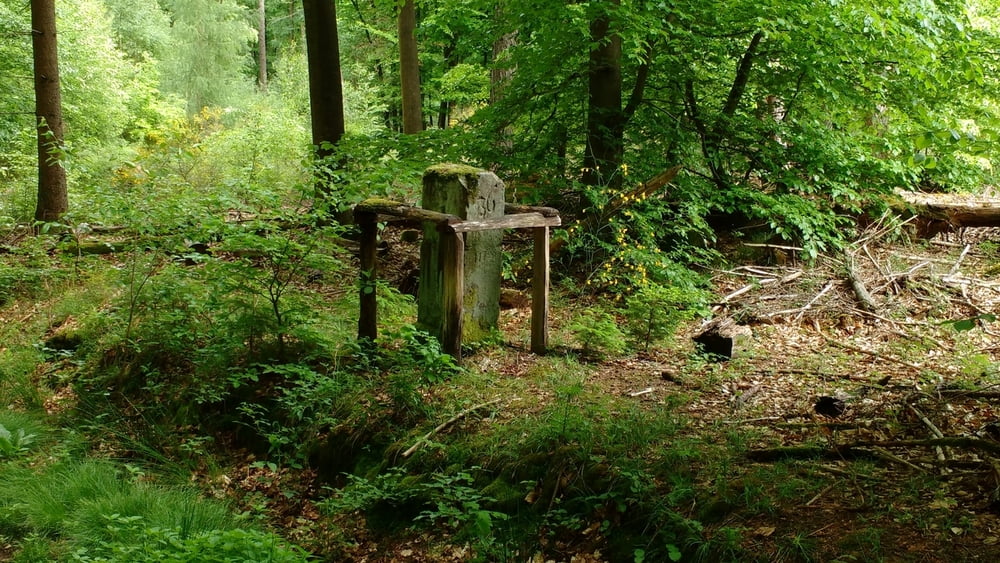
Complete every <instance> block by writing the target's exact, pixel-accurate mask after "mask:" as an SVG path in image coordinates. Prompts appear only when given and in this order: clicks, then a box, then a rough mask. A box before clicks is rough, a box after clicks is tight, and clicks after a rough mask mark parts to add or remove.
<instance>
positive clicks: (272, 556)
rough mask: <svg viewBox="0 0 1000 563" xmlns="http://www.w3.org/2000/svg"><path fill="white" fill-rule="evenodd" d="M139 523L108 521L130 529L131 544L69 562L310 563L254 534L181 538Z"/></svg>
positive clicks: (105, 547) (82, 553)
mask: <svg viewBox="0 0 1000 563" xmlns="http://www.w3.org/2000/svg"><path fill="white" fill-rule="evenodd" d="M141 523H142V522H141V520H133V519H128V518H122V517H117V518H110V519H109V527H118V528H132V529H133V530H134V535H133V539H134V541H127V542H126V541H112V542H101V544H100V545H99V546H97V547H93V548H80V549H78V550H76V551H75V552H73V554H72V556H71V557H70V559H69V560H70V561H81V562H87V563H91V562H93V563H97V562H102V563H104V562H106V563H162V562H170V563H244V562H247V561H254V562H260V563H299V562H302V563H305V562H307V561H310V560H312V559H311V558H310V557H309V556H308V554H306V552H305V551H303V550H302V549H301V548H299V547H297V546H292V545H288V544H287V543H285V542H284V541H283V540H282V539H281V538H279V537H277V536H275V535H274V534H268V533H265V532H260V531H257V530H243V529H234V530H212V531H208V532H202V533H199V534H195V535H190V536H187V535H183V534H181V533H179V532H178V531H177V530H173V529H163V528H140V525H141Z"/></svg>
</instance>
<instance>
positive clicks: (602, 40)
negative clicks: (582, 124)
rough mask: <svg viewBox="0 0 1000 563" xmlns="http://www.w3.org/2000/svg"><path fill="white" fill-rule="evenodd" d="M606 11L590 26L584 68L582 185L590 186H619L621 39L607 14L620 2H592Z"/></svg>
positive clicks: (622, 132)
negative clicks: (586, 68)
mask: <svg viewBox="0 0 1000 563" xmlns="http://www.w3.org/2000/svg"><path fill="white" fill-rule="evenodd" d="M592 3H594V4H599V5H604V6H606V8H605V9H604V10H602V11H601V13H599V14H598V15H597V16H596V17H595V18H594V20H593V21H592V22H591V23H590V39H591V41H592V42H593V44H594V47H593V49H592V50H591V51H590V61H589V64H588V78H589V80H588V102H587V153H586V155H584V161H583V162H584V174H583V182H584V183H585V184H588V185H591V186H598V185H601V186H611V187H617V186H620V185H621V174H619V170H618V169H619V168H620V167H621V163H622V155H623V152H624V135H625V114H624V112H623V111H622V66H621V65H622V38H621V36H620V35H619V34H618V33H617V32H614V31H612V30H611V29H610V28H611V18H610V11H611V10H614V9H617V7H618V6H620V5H621V0H595V1H594V2H592Z"/></svg>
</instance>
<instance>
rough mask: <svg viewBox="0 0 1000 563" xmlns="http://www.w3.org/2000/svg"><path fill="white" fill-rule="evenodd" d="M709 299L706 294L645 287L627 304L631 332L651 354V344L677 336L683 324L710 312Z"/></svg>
mask: <svg viewBox="0 0 1000 563" xmlns="http://www.w3.org/2000/svg"><path fill="white" fill-rule="evenodd" d="M708 299H709V294H708V292H706V291H703V290H688V289H684V288H680V287H674V286H665V285H660V284H656V283H651V284H648V285H645V286H643V287H641V288H640V289H639V290H638V291H637V292H635V293H634V294H633V295H630V296H629V297H628V299H627V300H626V302H625V303H626V306H625V317H626V318H627V319H628V321H629V331H630V332H631V333H632V337H633V338H635V339H636V341H637V342H639V343H641V344H642V345H643V348H644V349H645V350H647V351H648V350H649V345H650V344H652V343H654V342H657V341H659V340H663V339H666V338H669V337H671V336H673V334H674V331H676V330H677V327H678V326H680V324H681V323H682V322H684V321H687V320H690V319H693V318H695V317H696V316H698V315H699V314H702V313H704V312H707V307H706V306H705V304H706V303H707V302H708Z"/></svg>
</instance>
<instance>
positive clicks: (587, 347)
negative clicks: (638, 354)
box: [567, 309, 628, 357]
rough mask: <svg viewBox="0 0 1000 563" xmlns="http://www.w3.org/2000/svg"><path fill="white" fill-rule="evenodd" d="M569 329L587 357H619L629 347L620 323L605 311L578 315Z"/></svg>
mask: <svg viewBox="0 0 1000 563" xmlns="http://www.w3.org/2000/svg"><path fill="white" fill-rule="evenodd" d="M567 328H568V329H569V330H570V332H572V333H573V336H574V338H576V341H577V343H578V344H579V345H580V346H581V348H582V349H583V353H584V354H585V355H587V356H592V357H604V356H606V355H618V354H621V353H622V352H624V351H625V350H626V349H627V347H628V344H627V343H626V337H625V333H624V332H622V330H621V329H620V328H619V327H618V322H617V321H616V320H615V318H614V317H612V316H611V314H609V313H607V312H604V311H600V310H595V309H590V310H586V311H584V312H582V313H580V314H579V315H577V316H576V317H575V318H574V319H573V322H572V323H571V324H570V325H569V326H568V327H567Z"/></svg>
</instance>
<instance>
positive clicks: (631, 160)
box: [0, 0, 997, 256]
mask: <svg viewBox="0 0 1000 563" xmlns="http://www.w3.org/2000/svg"><path fill="white" fill-rule="evenodd" d="M57 7H58V11H59V21H60V27H61V29H60V31H59V38H60V41H61V46H60V56H61V61H60V62H61V65H62V77H63V80H62V87H63V90H64V99H65V102H64V106H65V107H64V113H65V121H66V123H67V133H66V149H67V150H66V154H65V156H64V158H65V166H66V168H67V169H68V170H69V173H70V182H69V183H70V186H71V187H70V196H71V199H72V202H73V204H72V206H71V209H72V211H71V214H70V216H69V218H68V220H71V221H76V222H92V223H101V222H106V221H109V220H110V217H111V216H114V214H116V213H119V212H120V211H127V212H129V213H136V212H140V211H139V210H137V209H135V207H136V205H137V204H138V203H139V202H141V201H142V200H144V199H145V198H144V197H139V198H136V197H134V196H135V195H140V196H141V195H142V194H144V193H155V191H156V190H157V189H158V187H157V186H158V185H160V186H162V185H165V184H169V185H170V186H171V187H172V188H177V187H179V186H187V187H189V188H190V189H192V190H198V191H200V192H202V193H204V194H205V196H206V201H207V200H215V201H214V204H212V205H215V206H218V207H229V206H249V207H255V206H261V205H263V204H262V202H261V201H260V199H259V198H260V195H261V194H271V195H272V196H274V197H277V198H278V199H279V200H280V199H281V198H282V197H285V196H288V194H290V193H291V192H292V191H294V190H292V187H293V186H294V185H296V184H298V183H301V182H303V181H304V180H305V178H306V176H307V174H308V172H307V167H306V166H305V164H304V163H305V159H306V158H307V156H308V154H309V147H308V140H307V137H306V135H305V131H307V130H308V117H309V114H308V89H307V83H308V81H307V77H306V70H305V68H306V67H305V60H304V45H305V41H304V23H303V21H302V12H301V9H300V7H299V6H298V4H297V3H296V2H287V1H283V2H278V1H271V2H267V3H265V4H264V8H265V15H266V20H267V21H269V22H270V23H269V24H268V25H267V26H266V34H265V40H266V45H261V44H258V43H260V40H259V39H258V35H257V33H256V30H257V28H258V25H259V24H258V21H257V8H258V6H257V5H255V4H252V3H250V2H240V1H237V0H219V1H215V2H189V1H182V0H176V1H175V0H170V1H161V2H158V3H149V2H132V1H129V0H71V1H64V2H58V6H57ZM995 10H996V7H995V6H994V5H993V4H992V3H990V2H984V1H978V2H957V1H956V2H952V1H944V2H930V1H915V0H913V1H911V0H906V1H896V2H890V3H884V2H877V3H869V2H853V1H852V2H842V1H825V2H819V3H814V2H742V1H732V2H723V3H708V4H706V3H703V2H661V1H632V0H595V1H590V2H546V3H538V2H527V1H523V2H522V1H520V0H505V1H502V2H496V1H493V2H490V1H485V0H427V1H421V2H418V3H417V12H418V13H417V16H418V17H417V22H418V23H417V26H416V37H417V43H418V46H419V48H418V52H419V72H420V88H421V100H422V112H421V113H422V120H423V121H424V123H425V125H426V126H425V127H424V129H425V131H424V132H423V133H421V134H420V135H419V136H418V137H417V138H415V139H409V138H404V137H401V136H400V130H401V110H400V108H401V105H400V104H401V99H402V98H401V95H400V88H399V79H398V71H399V62H398V61H399V57H398V53H397V45H396V42H397V37H396V35H395V34H394V33H393V28H394V27H395V24H396V21H395V17H396V14H395V9H394V3H393V2H390V1H383V0H374V1H372V2H347V3H344V4H343V5H342V6H339V9H338V15H339V27H340V28H341V33H340V42H341V53H342V55H341V58H342V61H341V68H342V75H343V83H344V90H345V94H344V108H345V113H346V119H347V132H348V133H349V135H348V137H347V138H346V139H345V140H344V142H343V146H342V147H341V151H342V154H341V155H340V156H338V157H337V158H338V159H340V160H339V162H340V163H342V164H343V171H342V177H341V182H340V186H339V188H338V194H337V196H338V197H339V198H342V200H343V203H344V204H345V205H349V204H350V203H352V202H356V201H357V200H359V199H360V198H362V197H366V196H374V195H397V196H401V197H409V198H411V199H412V197H413V194H414V191H413V190H414V186H415V184H416V182H417V178H418V177H419V173H420V171H421V170H423V168H425V167H426V166H428V165H431V164H434V163H436V162H439V161H448V160H453V161H460V162H465V163H470V164H475V165H479V166H484V167H489V168H491V169H493V170H496V171H497V172H498V174H499V175H500V176H501V177H502V178H504V179H505V181H507V182H509V183H510V185H511V187H512V188H513V189H512V191H513V193H514V194H515V196H516V197H517V198H519V199H521V200H523V201H526V202H531V203H546V202H553V201H559V202H561V204H562V206H563V207H565V208H566V211H567V212H569V213H570V214H575V215H579V216H581V217H582V216H584V215H586V214H587V213H590V212H594V211H595V210H596V209H598V208H601V207H603V206H606V205H608V204H609V203H610V202H611V201H612V200H613V199H614V198H615V197H616V196H618V195H621V194H627V193H630V192H631V191H634V190H635V188H637V187H638V186H639V185H640V184H641V183H642V182H645V181H648V180H650V179H651V178H654V177H655V176H656V175H657V174H659V173H661V172H663V171H664V170H667V169H669V168H671V167H673V166H682V167H683V172H682V173H681V174H680V175H678V177H677V178H676V180H675V181H674V182H673V183H672V184H671V185H670V186H669V187H668V188H665V189H663V190H660V191H658V192H657V193H656V194H652V195H654V197H653V198H650V199H647V200H645V201H644V202H642V203H641V205H638V206H632V207H633V210H634V212H635V215H633V216H632V217H631V218H629V217H627V216H622V215H619V216H616V217H612V218H611V219H612V220H613V221H621V222H622V225H620V226H621V227H622V228H624V229H625V230H626V232H627V236H628V237H629V238H630V239H632V240H633V241H634V242H636V243H637V244H643V245H645V246H647V247H659V248H662V249H663V250H664V251H666V252H668V253H670V252H672V251H673V250H676V249H677V248H678V247H679V246H683V245H685V244H687V243H689V242H690V241H691V240H694V239H699V240H700V239H702V238H708V239H711V238H713V237H714V234H713V233H714V229H716V228H731V227H742V226H746V225H752V224H756V223H764V224H766V225H768V228H769V229H770V230H771V231H772V232H773V233H775V234H777V235H778V236H780V237H782V238H784V239H787V240H793V241H796V242H797V243H799V244H801V245H802V246H803V248H805V249H806V252H807V254H809V255H813V256H815V254H816V252H818V251H821V250H823V249H827V248H830V247H831V246H835V245H837V244H838V241H840V240H841V236H842V234H843V232H844V231H843V229H842V227H843V226H844V225H846V224H849V222H850V221H851V219H849V218H850V217H854V216H857V215H858V214H859V213H862V212H865V211H869V212H871V211H873V208H877V207H878V206H880V205H883V203H882V200H881V197H882V196H883V195H885V194H887V193H890V192H891V191H892V190H893V189H895V188H903V189H930V190H947V191H953V190H957V191H961V190H971V189H977V188H979V187H981V186H984V185H990V184H992V182H993V169H992V165H991V162H992V160H993V159H994V156H995V154H994V153H995V150H996V149H995V146H996V143H994V142H993V141H994V137H995V134H996V110H995V107H996V103H995V100H994V99H993V96H994V92H995V91H996V83H995V82H996V76H997V73H996V67H997V61H996V53H997V50H996V41H997V33H996V26H995V24H994V23H993V22H994V21H995V17H994V16H995ZM597 24H600V25H597ZM29 28H30V25H29V22H28V14H27V8H26V5H25V3H23V2H14V1H11V0H4V1H2V2H0V30H2V40H0V51H2V53H0V54H2V56H0V61H2V62H0V65H2V66H3V68H2V69H0V70H2V74H3V76H4V77H5V79H4V80H3V82H2V84H0V88H2V90H3V92H2V93H3V96H2V97H0V99H2V102H0V103H2V104H3V107H2V108H0V138H2V139H3V142H2V144H0V175H2V176H0V177H2V179H3V192H2V196H3V197H0V217H3V218H4V221H5V222H8V223H10V222H19V221H24V220H25V219H26V218H27V215H26V211H27V210H28V209H29V207H30V204H31V201H32V195H31V194H32V193H33V186H32V182H33V179H34V172H33V163H32V159H31V156H30V155H31V154H32V133H33V131H32V127H31V118H30V107H31V99H32V92H31V80H30V76H31V66H30V64H31V58H30V42H29V41H28V35H26V33H27V31H28V30H29ZM260 49H264V50H266V53H265V54H266V55H267V56H266V63H265V64H266V65H267V68H266V69H265V75H266V76H267V77H269V80H268V81H269V83H270V87H269V88H268V89H267V90H264V89H262V88H260V87H259V86H258V85H257V84H256V77H258V76H259V74H260V73H259V72H258V71H259V66H260V64H261V62H260V61H262V60H265V59H261V58H260V57H259V56H257V55H258V54H259V50H260ZM608 69H611V71H610V72H609V71H608ZM598 72H600V73H603V74H600V75H598ZM192 147H194V148H192ZM257 188H260V189H259V190H258V189H257ZM223 200H224V201H223ZM273 203H274V202H273V201H271V202H268V203H267V204H266V205H271V204H273ZM206 205H209V204H207V203H206ZM189 211H191V212H194V210H189ZM650 220H653V221H655V222H656V223H658V224H662V223H665V224H668V225H670V226H671V228H670V229H669V231H670V232H672V233H674V234H673V235H672V236H671V237H666V238H665V237H664V236H663V235H664V233H663V232H662V231H661V232H659V233H658V234H657V233H653V232H651V226H650V225H644V221H650ZM587 226H588V227H589V229H590V231H591V232H586V233H582V234H583V239H581V240H586V243H585V244H584V246H593V245H595V244H596V245H600V244H602V243H607V242H610V241H612V240H613V238H614V237H612V236H610V234H609V233H610V230H608V229H606V228H604V227H605V226H604V225H601V226H600V227H601V228H603V229H604V230H603V231H602V230H595V225H594V224H593V223H588V224H587ZM685 233H687V234H685ZM695 233H697V235H696V234H695ZM590 237H592V238H593V240H590ZM670 238H672V239H673V240H668V239H670Z"/></svg>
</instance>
